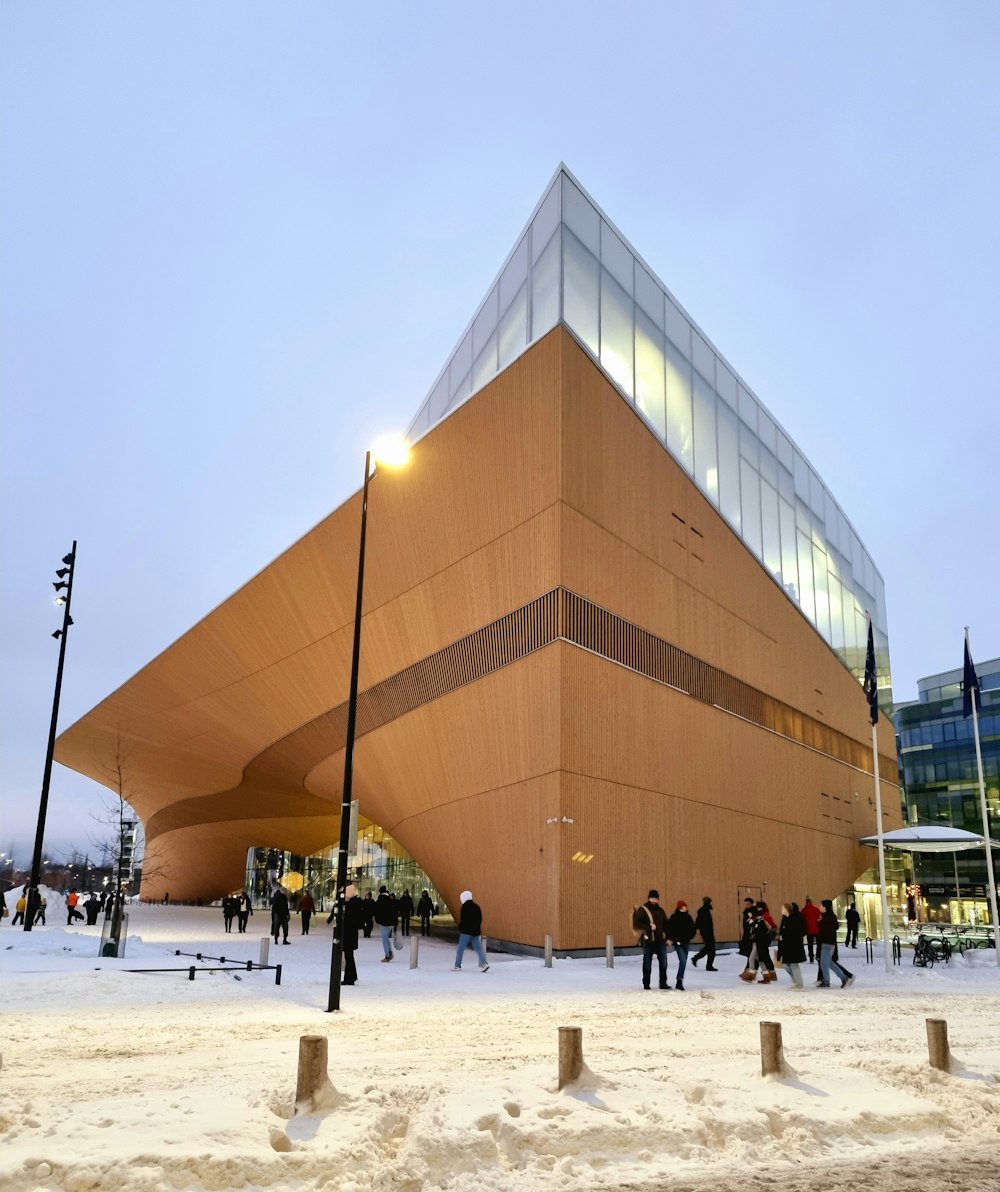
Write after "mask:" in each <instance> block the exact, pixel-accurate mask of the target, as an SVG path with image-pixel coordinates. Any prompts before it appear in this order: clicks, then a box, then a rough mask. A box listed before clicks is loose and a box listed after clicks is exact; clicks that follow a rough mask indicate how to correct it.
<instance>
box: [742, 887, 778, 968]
mask: <svg viewBox="0 0 1000 1192" xmlns="http://www.w3.org/2000/svg"><path fill="white" fill-rule="evenodd" d="M777 934H778V925H777V923H775V921H774V919H773V918H772V917H771V912H770V911H769V910H768V909H767V903H766V902H758V903H756V904H755V906H754V919H753V929H752V947H751V949H750V956H749V958H748V962H747V967H746V968H745V969H744V970H743V972H742V973H740V978H741V979H742V980H743V981H753V980H754V978H755V977H756V976H757V969H758V967H763V969H764V971H763V973H762V974H761V978H760V984H761V985H768V984H770V982H772V981H777V979H778V975H777V973H776V972H775V971H774V961H773V960H772V959H771V944H772V942H773V941H774V939H775V937H776V936H777Z"/></svg>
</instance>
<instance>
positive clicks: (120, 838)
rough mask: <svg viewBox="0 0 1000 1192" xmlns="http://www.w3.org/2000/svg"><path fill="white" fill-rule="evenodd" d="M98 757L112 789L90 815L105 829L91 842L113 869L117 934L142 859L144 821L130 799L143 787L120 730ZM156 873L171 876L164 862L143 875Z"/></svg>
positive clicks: (147, 875)
mask: <svg viewBox="0 0 1000 1192" xmlns="http://www.w3.org/2000/svg"><path fill="white" fill-rule="evenodd" d="M98 761H99V764H100V766H101V768H102V769H103V770H104V772H105V774H106V775H107V779H108V781H107V786H108V790H109V793H108V795H106V796H105V797H104V799H103V801H102V806H101V808H100V810H99V811H98V812H96V813H94V814H93V815H92V817H91V818H93V819H94V820H96V821H97V823H99V824H101V825H102V827H103V831H101V832H100V833H99V834H95V835H94V836H91V837H90V844H91V846H92V847H93V848H94V849H95V851H96V852H98V853H100V855H101V858H102V861H103V862H104V864H105V866H106V867H108V868H110V869H111V871H112V875H113V889H112V894H113V898H112V905H113V907H114V911H113V914H114V918H115V927H114V929H113V934H114V935H115V937H116V938H117V936H118V923H119V921H120V917H121V908H122V903H123V901H124V899H125V896H126V894H127V893H128V892H129V886H130V883H131V881H132V879H133V876H134V874H135V869H136V866H137V863H139V862H140V860H142V859H143V858H142V849H143V843H144V842H143V834H142V824H141V822H140V820H139V817H138V815H136V813H135V811H134V809H133V807H132V804H131V799H132V798H135V796H136V795H137V794H138V793H139V790H140V788H139V787H138V786H137V784H136V783H135V780H134V779H133V778H132V769H133V767H132V766H131V765H130V759H129V752H128V749H127V748H126V746H125V745H124V743H123V741H122V738H121V734H119V735H118V736H116V738H115V741H114V744H113V746H112V748H111V749H110V750H109V753H108V756H107V757H100V758H99V759H98ZM154 874H155V875H156V876H161V877H164V876H168V875H167V872H166V870H165V868H164V867H163V866H156V867H154V868H146V869H143V877H144V878H146V877H149V876H152V875H154Z"/></svg>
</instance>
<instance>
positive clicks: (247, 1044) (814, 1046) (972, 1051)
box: [0, 898, 1000, 1192]
mask: <svg viewBox="0 0 1000 1192" xmlns="http://www.w3.org/2000/svg"><path fill="white" fill-rule="evenodd" d="M57 902H58V900H57V899H54V898H50V900H49V903H50V907H51V908H52V909H51V911H50V915H49V924H50V925H49V926H48V927H47V928H44V929H36V930H35V931H33V932H31V933H29V934H25V933H24V932H22V931H21V930H20V929H14V930H11V928H10V926H9V924H10V920H9V919H8V920H6V921H5V922H4V925H3V928H2V929H0V984H2V995H3V998H2V1000H3V1011H2V1019H0V1021H2V1031H0V1037H2V1042H0V1050H2V1069H0V1189H3V1190H4V1192H35V1190H36V1189H65V1190H67V1192H85V1190H88V1189H101V1190H102V1192H117V1190H126V1192H132V1190H135V1192H167V1190H170V1189H198V1190H200V1189H206V1190H207V1189H213V1190H220V1192H225V1190H228V1189H236V1188H239V1189H248V1190H253V1189H265V1188H266V1189H275V1190H288V1192H299V1190H304V1189H315V1190H317V1192H362V1190H364V1192H368V1190H369V1189H375V1190H378V1192H389V1190H390V1189H391V1190H394V1192H395V1190H400V1192H433V1190H436V1189H449V1190H453V1192H469V1190H471V1189H485V1190H487V1192H492V1190H497V1189H518V1190H524V1192H535V1190H542V1189H556V1188H558V1189H564V1190H568V1192H576V1190H581V1192H582V1190H584V1189H634V1190H636V1192H640V1190H641V1192H653V1190H657V1192H658V1190H661V1189H662V1190H667V1189H670V1190H674V1192H680V1190H685V1189H686V1190H691V1192H707V1190H708V1189H711V1190H712V1192H729V1190H735V1189H739V1190H740V1192H755V1190H757V1189H763V1188H765V1187H767V1188H772V1187H773V1188H776V1189H777V1188H780V1189H782V1192H788V1190H791V1192H799V1190H801V1192H805V1190H806V1189H808V1192H825V1190H832V1189H843V1190H845V1192H846V1190H847V1189H851V1190H852V1192H854V1189H856V1188H857V1187H858V1186H862V1187H865V1188H873V1189H890V1188H891V1189H894V1190H897V1192H899V1190H903V1192H907V1190H913V1192H917V1190H919V1192H938V1190H943V1189H949V1190H950V1189H954V1190H955V1192H959V1190H961V1192H987V1190H988V1192H996V1189H998V1188H1000V1083H998V1081H997V1076H998V1075H1000V972H998V968H997V965H996V963H995V958H994V953H993V952H992V951H989V952H986V951H982V952H976V953H967V954H966V955H965V956H964V957H958V956H956V957H955V958H954V959H953V961H952V962H951V964H950V965H948V966H938V967H937V968H935V969H933V970H923V969H914V968H913V967H912V966H911V964H910V955H909V953H908V952H905V953H904V958H903V965H902V966H901V967H899V968H896V969H895V970H894V971H893V972H892V973H891V974H889V975H887V974H886V973H885V971H884V967H883V965H882V963H881V958H880V957H877V958H876V963H875V964H874V965H866V964H865V961H864V953H863V951H859V952H857V953H850V954H849V957H848V958H847V959H846V963H847V964H848V967H850V968H851V969H853V971H854V972H855V973H856V974H857V982H856V984H855V985H854V986H853V987H852V988H850V989H847V990H840V989H838V988H835V989H830V990H821V989H815V988H812V986H811V979H810V978H807V979H809V988H807V990H806V992H805V993H793V992H791V990H790V988H789V981H788V977H787V975H785V974H779V982H778V983H777V984H775V985H769V986H761V985H755V986H750V985H745V984H744V983H742V982H741V981H739V980H738V979H737V975H736V974H737V972H738V970H739V968H740V967H742V961H741V960H740V958H739V957H737V956H735V955H730V956H723V957H721V958H720V959H719V961H718V962H717V963H718V965H719V968H720V971H719V972H717V973H706V972H705V971H704V968H703V966H699V968H698V969H697V970H692V969H691V968H690V966H689V968H688V979H687V981H686V984H687V986H688V988H687V990H686V991H685V992H683V993H681V992H678V991H671V992H669V993H667V992H663V993H661V992H659V991H653V992H649V993H647V992H644V991H643V990H642V989H641V987H640V986H641V982H640V976H639V960H638V959H637V958H633V957H628V958H625V959H622V958H619V959H617V960H616V962H615V967H614V968H613V969H608V968H607V967H606V966H605V963H604V960H603V958H601V959H596V960H557V961H555V962H554V964H553V967H552V968H551V969H546V968H545V967H544V964H543V963H542V961H541V960H538V959H534V958H520V957H512V956H505V955H501V954H492V953H491V955H490V970H489V972H488V973H485V974H484V973H480V972H479V971H478V968H477V966H476V965H475V963H474V956H473V954H472V953H469V954H468V958H467V960H466V963H465V968H464V969H463V971H462V972H459V973H456V972H453V971H452V965H453V962H454V948H453V947H452V946H448V945H447V944H445V943H444V942H442V941H437V940H433V939H431V940H428V941H423V942H422V946H421V950H420V959H419V967H418V968H417V969H414V970H411V969H410V967H409V946H408V944H407V946H406V947H405V948H404V950H403V951H402V952H399V953H397V954H396V957H395V959H394V960H393V962H392V963H391V964H382V963H380V956H381V949H380V946H379V943H378V941H377V939H375V938H373V939H370V940H362V947H361V949H360V951H359V952H358V969H359V984H358V985H357V986H355V987H353V988H345V989H344V991H343V1006H344V1008H343V1010H342V1011H341V1012H340V1013H339V1014H326V1013H325V1012H324V1008H325V1006H326V1000H327V987H328V981H329V960H330V928H329V927H327V926H326V925H325V923H324V921H323V917H322V916H321V917H320V920H319V923H318V924H314V933H313V934H311V935H310V936H308V937H302V936H301V935H300V934H299V924H298V920H297V919H293V924H292V932H293V934H292V935H291V937H290V938H291V941H292V942H291V944H290V946H288V947H278V948H275V947H274V946H273V945H272V946H271V958H272V961H274V960H278V961H280V962H281V963H282V965H283V973H282V983H281V985H280V986H276V985H275V983H274V974H273V973H272V972H258V971H255V972H253V973H247V972H242V973H207V972H200V973H198V974H197V975H196V979H195V980H194V981H190V980H188V977H187V973H186V972H174V973H139V972H133V971H129V970H134V969H138V968H144V967H159V966H173V965H176V966H178V967H180V966H186V965H188V964H195V965H197V966H198V967H199V968H200V967H202V966H201V965H200V964H199V962H197V961H196V960H194V959H192V958H189V957H186V956H181V957H177V956H175V955H174V952H175V950H176V949H181V950H182V951H184V952H190V953H195V952H202V953H203V955H212V956H221V955H225V956H226V957H231V958H235V959H238V960H241V961H246V960H257V959H258V955H259V941H260V938H261V936H262V934H263V933H264V932H265V931H266V929H267V926H268V921H267V919H266V917H265V916H263V915H261V914H260V913H259V912H258V913H257V914H256V915H255V916H254V918H253V919H251V920H250V933H249V934H247V935H245V936H240V935H237V934H235V932H234V933H233V934H231V935H225V934H224V932H223V926H222V917H221V912H220V911H219V910H218V909H213V908H204V909H200V908H199V909H195V908H189V907H169V908H167V907H159V906H158V907H133V908H132V909H131V924H130V931H131V938H130V939H129V942H128V948H127V953H126V956H125V957H123V958H121V959H112V960H107V959H99V958H98V955H97V953H98V937H99V930H100V929H99V927H95V928H86V927H81V926H80V925H77V926H76V927H75V928H73V929H67V928H65V927H62V926H60V925H58V924H60V923H62V922H64V921H65V916H64V915H62V916H60V915H59V914H58V912H57V909H56V904H57ZM485 911H486V914H487V926H488V915H489V908H488V907H486V908H485ZM205 963H206V965H207V964H208V963H209V962H207V961H206V962H205ZM673 967H674V966H673V959H672V958H671V978H670V979H671V984H672V983H673ZM806 967H807V969H808V970H809V973H810V974H811V973H812V972H813V971H814V970H813V969H809V966H806ZM928 1017H941V1018H945V1019H946V1020H947V1022H948V1027H949V1033H950V1040H951V1047H952V1052H953V1054H954V1056H955V1058H956V1068H955V1071H954V1072H953V1073H951V1074H944V1073H940V1072H936V1071H934V1070H932V1069H931V1068H930V1067H929V1066H928V1063H927V1044H926V1032H925V1019H926V1018H928ZM764 1019H767V1020H776V1021H779V1022H781V1024H782V1027H783V1034H784V1046H785V1057H786V1060H787V1062H788V1064H789V1065H790V1068H791V1071H790V1072H789V1074H788V1075H787V1076H785V1077H784V1078H780V1079H779V1078H774V1077H769V1078H763V1077H761V1075H760V1051H759V1026H758V1024H759V1022H760V1021H761V1020H764ZM560 1026H578V1027H581V1028H582V1029H583V1049H584V1059H585V1061H586V1069H585V1072H584V1076H583V1078H582V1079H581V1080H580V1081H579V1082H577V1083H576V1084H574V1085H571V1086H568V1087H567V1088H565V1089H564V1090H563V1091H561V1092H560V1091H558V1090H557V1087H556V1086H557V1072H558V1063H557V1055H558V1028H559V1027H560ZM306 1034H321V1035H326V1036H328V1038H329V1054H330V1062H329V1071H330V1077H331V1080H332V1082H333V1087H334V1090H335V1093H334V1094H333V1095H332V1096H331V1098H330V1102H329V1104H328V1105H327V1106H326V1107H325V1108H322V1109H318V1110H314V1111H313V1112H307V1113H300V1114H298V1115H295V1112H294V1108H295V1107H294V1104H293V1102H294V1094H295V1079H296V1065H297V1057H298V1040H299V1037H300V1036H301V1035H306Z"/></svg>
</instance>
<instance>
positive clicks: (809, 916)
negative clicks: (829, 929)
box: [802, 898, 823, 964]
mask: <svg viewBox="0 0 1000 1192" xmlns="http://www.w3.org/2000/svg"><path fill="white" fill-rule="evenodd" d="M822 914H823V912H822V911H821V910H820V909H819V907H818V906H817V905H816V903H815V902H813V900H812V899H811V898H807V899H806V900H805V903H804V904H803V907H802V918H803V919H805V921H806V942H807V943H808V945H809V963H810V964H815V963H816V961H817V960H819V920H820V916H821V915H822ZM814 948H815V950H816V954H815V956H813V949H814Z"/></svg>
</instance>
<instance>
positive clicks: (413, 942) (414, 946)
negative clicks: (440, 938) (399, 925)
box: [410, 935, 420, 969]
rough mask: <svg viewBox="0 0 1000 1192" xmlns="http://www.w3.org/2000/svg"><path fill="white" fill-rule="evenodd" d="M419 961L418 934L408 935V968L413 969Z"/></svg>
mask: <svg viewBox="0 0 1000 1192" xmlns="http://www.w3.org/2000/svg"><path fill="white" fill-rule="evenodd" d="M419 963H420V936H419V935H411V936H410V968H411V969H415V968H416V967H417V966H418V964H419Z"/></svg>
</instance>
